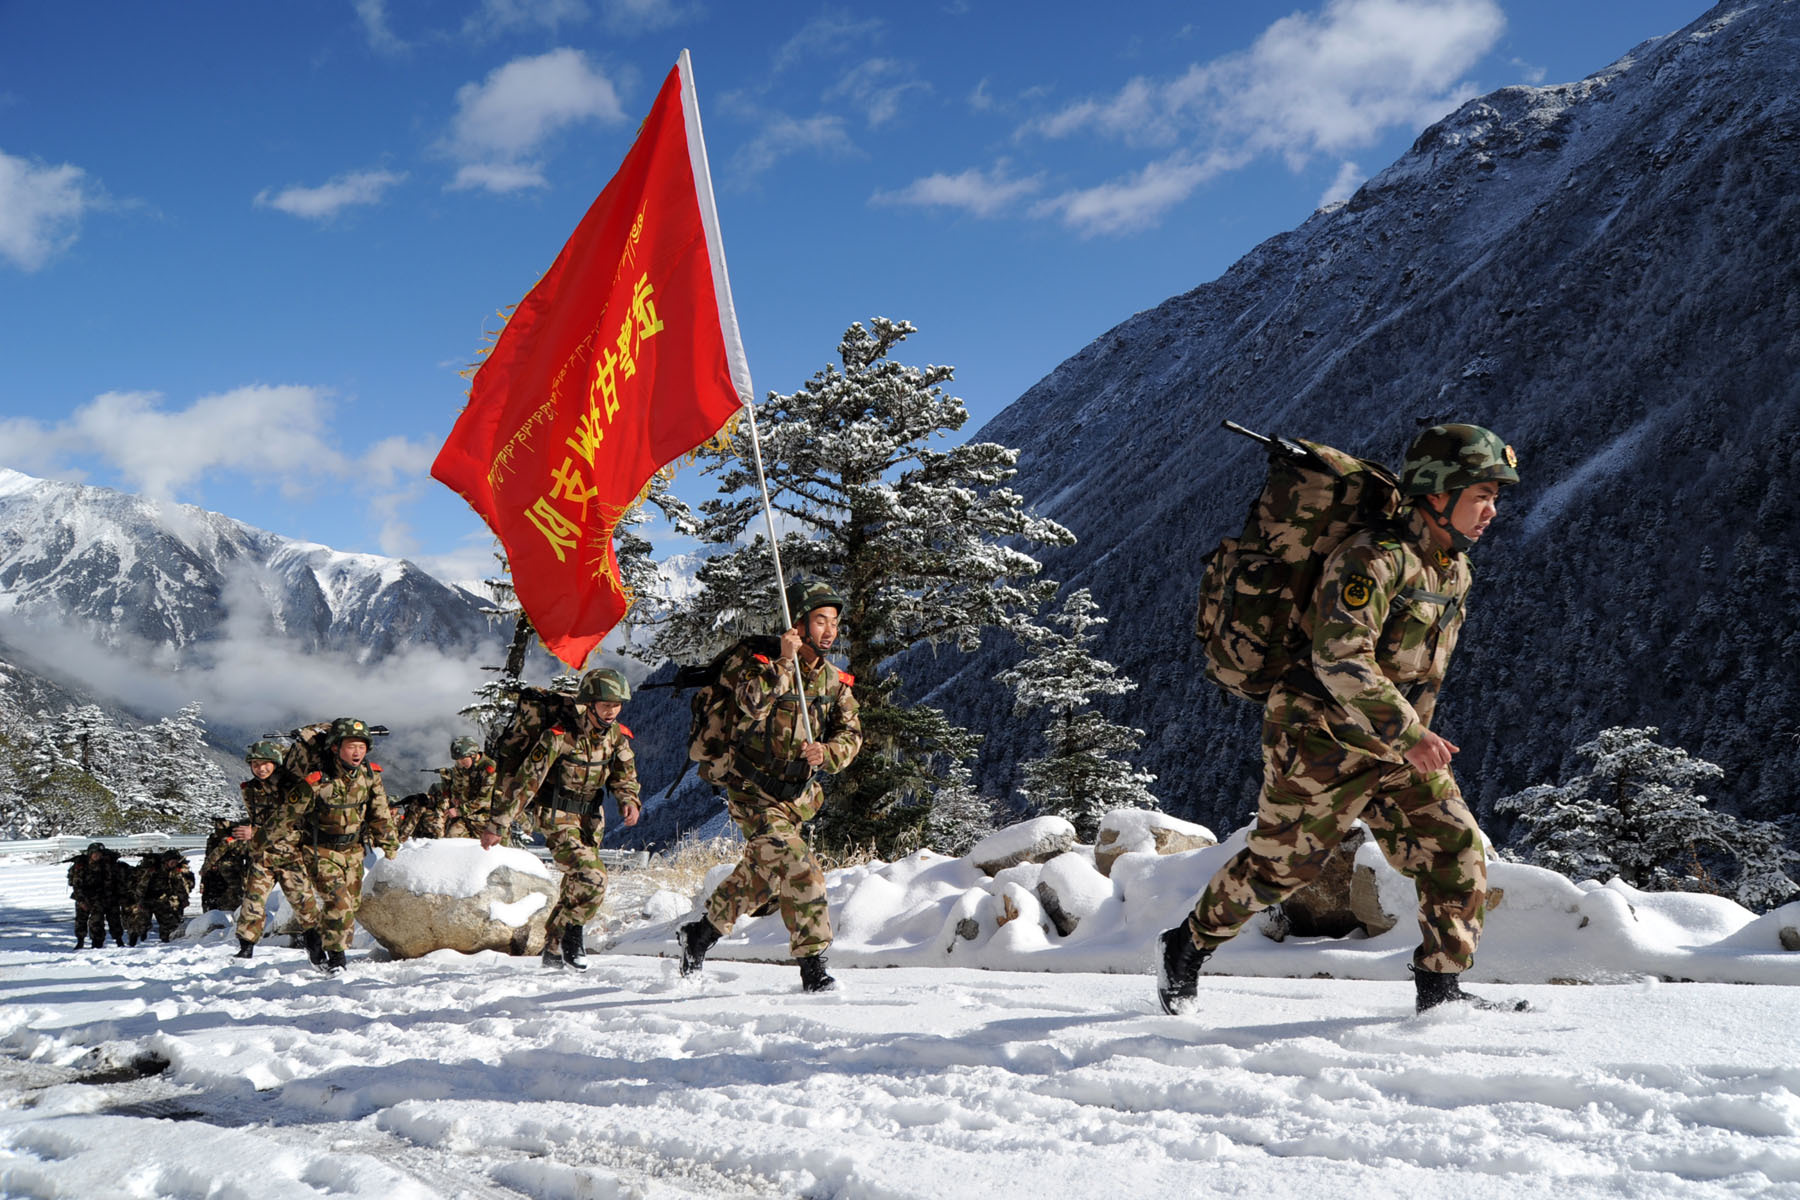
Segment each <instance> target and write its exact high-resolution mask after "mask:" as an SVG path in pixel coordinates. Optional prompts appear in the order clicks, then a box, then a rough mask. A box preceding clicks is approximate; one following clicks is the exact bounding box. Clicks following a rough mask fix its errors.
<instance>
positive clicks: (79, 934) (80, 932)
mask: <svg viewBox="0 0 1800 1200" xmlns="http://www.w3.org/2000/svg"><path fill="white" fill-rule="evenodd" d="M85 945H87V930H85V929H77V930H76V931H75V948H76V949H77V950H79V949H81V948H82V947H83V946H85Z"/></svg>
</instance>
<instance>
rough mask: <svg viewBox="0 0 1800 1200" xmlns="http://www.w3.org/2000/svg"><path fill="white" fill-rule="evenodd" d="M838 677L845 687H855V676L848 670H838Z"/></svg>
mask: <svg viewBox="0 0 1800 1200" xmlns="http://www.w3.org/2000/svg"><path fill="white" fill-rule="evenodd" d="M838 679H839V680H840V681H841V682H842V683H843V685H844V686H845V687H855V686H856V676H854V675H852V674H851V673H850V672H848V671H839V672H838Z"/></svg>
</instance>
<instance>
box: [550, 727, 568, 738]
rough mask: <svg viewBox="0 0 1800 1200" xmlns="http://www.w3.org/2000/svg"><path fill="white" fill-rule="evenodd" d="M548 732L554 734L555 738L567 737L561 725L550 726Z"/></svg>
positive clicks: (566, 732)
mask: <svg viewBox="0 0 1800 1200" xmlns="http://www.w3.org/2000/svg"><path fill="white" fill-rule="evenodd" d="M550 732H551V733H554V734H555V735H556V736H557V737H567V736H568V731H567V730H565V729H564V728H563V727H562V726H561V725H552V726H551V727H550Z"/></svg>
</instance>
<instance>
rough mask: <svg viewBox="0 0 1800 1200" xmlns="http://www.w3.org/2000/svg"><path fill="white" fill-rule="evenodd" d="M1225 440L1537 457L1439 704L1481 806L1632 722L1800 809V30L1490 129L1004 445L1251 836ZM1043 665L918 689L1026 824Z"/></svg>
mask: <svg viewBox="0 0 1800 1200" xmlns="http://www.w3.org/2000/svg"><path fill="white" fill-rule="evenodd" d="M1221 418H1232V419H1234V420H1236V421H1238V422H1240V423H1243V424H1245V425H1248V426H1250V427H1251V428H1253V429H1259V430H1263V431H1266V432H1271V433H1281V434H1286V435H1289V436H1301V437H1308V438H1313V439H1317V440H1321V441H1325V442H1328V443H1331V444H1333V445H1337V446H1341V447H1344V448H1346V449H1350V450H1352V451H1354V452H1356V453H1359V454H1363V455H1365V456H1369V457H1374V458H1379V459H1382V460H1385V461H1387V462H1389V463H1393V464H1397V463H1398V462H1399V460H1400V458H1401V456H1402V453H1403V450H1404V448H1405V446H1406V445H1407V443H1408V442H1409V441H1410V439H1411V437H1412V435H1413V434H1414V432H1415V431H1416V430H1417V428H1418V427H1419V424H1420V423H1421V422H1429V421H1432V420H1464V421H1472V422H1476V423H1479V424H1483V425H1487V426H1490V427H1492V428H1494V429H1496V430H1498V431H1500V432H1501V434H1502V435H1503V436H1504V437H1505V438H1506V439H1507V440H1508V441H1510V442H1511V443H1512V444H1513V445H1514V446H1515V447H1516V448H1517V451H1518V455H1519V460H1520V472H1521V475H1522V476H1523V483H1522V484H1521V485H1520V486H1519V487H1517V488H1514V489H1511V490H1509V492H1508V493H1507V495H1506V496H1505V498H1504V501H1503V507H1502V513H1501V519H1500V521H1498V522H1497V523H1496V525H1495V527H1494V530H1493V531H1492V532H1491V533H1490V534H1489V536H1488V537H1487V538H1486V539H1484V541H1483V544H1482V546H1481V547H1480V549H1479V550H1478V551H1477V552H1476V554H1475V556H1474V558H1475V565H1476V588H1475V592H1474V595H1473V603H1472V606H1471V615H1470V621H1469V624H1468V626H1467V627H1466V628H1465V633H1464V637H1463V641H1462V644H1461V648H1460V650H1459V653H1458V657H1457V661H1456V664H1455V666H1454V668H1453V670H1452V674H1451V677H1450V680H1449V687H1448V690H1447V692H1446V696H1445V701H1444V703H1443V704H1442V705H1441V706H1440V708H1439V718H1440V719H1439V726H1440V728H1442V729H1443V730H1444V731H1446V732H1447V733H1448V734H1449V735H1450V736H1451V737H1452V738H1453V739H1454V740H1455V741H1457V742H1458V743H1459V744H1460V745H1461V747H1462V751H1461V754H1460V756H1459V757H1458V759H1457V763H1458V767H1459V773H1460V777H1461V778H1462V780H1463V786H1464V788H1465V791H1466V792H1467V793H1468V794H1469V795H1470V797H1471V799H1473V800H1474V801H1476V803H1477V807H1478V809H1479V810H1480V811H1481V812H1483V813H1484V814H1485V813H1488V812H1490V811H1491V810H1490V806H1491V804H1492V802H1493V801H1494V800H1495V799H1497V798H1498V797H1500V796H1502V795H1505V794H1507V793H1509V792H1511V791H1514V790H1517V789H1519V788H1521V787H1523V786H1526V785H1529V784H1533V783H1540V782H1552V781H1555V780H1556V779H1558V778H1559V777H1560V775H1561V774H1562V773H1563V771H1564V768H1565V765H1566V762H1565V760H1566V756H1567V755H1568V754H1569V751H1570V750H1571V749H1572V747H1574V746H1575V745H1576V744H1578V743H1580V742H1581V741H1583V740H1585V739H1586V738H1589V737H1592V736H1593V735H1594V734H1595V732H1596V731H1597V730H1599V729H1601V728H1604V727H1606V726H1610V725H1617V724H1631V725H1657V726H1660V727H1662V730H1663V735H1664V739H1665V741H1666V742H1668V743H1672V744H1678V745H1681V746H1683V747H1685V748H1686V749H1688V750H1690V751H1691V752H1693V753H1695V754H1699V755H1702V756H1704V757H1706V758H1709V759H1711V760H1712V761H1714V762H1717V763H1719V764H1720V765H1722V766H1723V767H1725V769H1726V782H1725V785H1724V788H1722V789H1721V793H1722V794H1721V795H1719V796H1718V797H1717V798H1718V799H1719V800H1720V801H1721V802H1722V803H1723V804H1724V805H1725V806H1726V807H1729V808H1735V809H1738V810H1740V811H1743V812H1747V813H1749V814H1752V815H1758V816H1765V817H1766V816H1772V815H1775V814H1778V813H1783V812H1789V811H1793V810H1794V808H1795V796H1794V789H1793V786H1792V780H1793V778H1794V777H1795V774H1796V771H1797V770H1800V669H1796V668H1800V520H1796V517H1800V511H1797V509H1796V500H1797V499H1800V3H1795V2H1794V0H1741V2H1734V3H1724V4H1720V5H1719V6H1717V7H1716V8H1714V9H1712V10H1711V11H1710V12H1708V13H1706V14H1705V15H1704V16H1703V17H1701V18H1700V19H1699V20H1697V21H1695V22H1694V23H1693V24H1692V25H1690V26H1688V27H1687V28H1685V29H1683V30H1681V31H1679V32H1677V33H1674V34H1671V35H1669V36H1667V37H1663V38H1659V39H1655V40H1652V41H1649V42H1646V43H1644V44H1643V45H1641V46H1638V47H1637V48H1635V49H1633V50H1632V51H1631V52H1630V53H1628V54H1626V55H1625V56H1624V57H1623V58H1620V59H1619V60H1618V61H1617V62H1615V63H1613V64H1612V65H1610V66H1608V67H1606V68H1605V69H1603V70H1601V71H1598V72H1596V73H1595V74H1593V75H1591V76H1589V77H1588V78H1586V79H1583V80H1580V81H1578V82H1575V83H1569V84H1563V85H1559V86H1554V87H1538V88H1531V87H1512V88H1505V89H1502V90H1500V91H1497V92H1494V93H1492V94H1490V95H1487V96H1484V97H1481V98H1480V99H1477V100H1473V101H1470V102H1469V103H1467V104H1465V105H1463V106H1462V107H1461V108H1460V109H1458V110H1457V111H1456V112H1454V113H1452V114H1451V115H1450V116H1448V117H1446V118H1445V119H1444V120H1442V121H1440V122H1439V123H1437V124H1436V125H1433V126H1432V127H1431V128H1429V129H1427V130H1426V131H1425V132H1424V133H1423V134H1422V135H1420V137H1419V138H1418V140H1417V142H1416V143H1415V144H1414V146H1413V147H1412V149H1411V150H1410V151H1409V152H1408V153H1407V154H1406V155H1405V156H1403V157H1402V158H1401V159H1400V160H1399V161H1397V162H1395V163H1394V164H1393V165H1391V166H1390V167H1388V168H1387V169H1386V170H1384V171H1382V172H1381V173H1380V174H1378V175H1376V176H1375V177H1374V178H1372V179H1370V180H1369V181H1368V182H1367V183H1366V184H1365V185H1364V186H1363V187H1362V188H1361V189H1360V190H1359V191H1358V192H1357V193H1356V194H1355V196H1353V197H1352V198H1351V199H1350V200H1349V201H1348V202H1347V203H1344V204H1341V205H1336V206H1333V207H1330V208H1327V209H1322V210H1320V211H1319V212H1317V213H1315V214H1314V215H1313V216H1312V217H1311V218H1310V219H1309V220H1308V221H1306V222H1305V223H1304V224H1303V225H1301V226H1300V227H1299V228H1298V229H1296V230H1294V231H1292V232H1291V233H1286V234H1283V235H1281V236H1278V237H1275V238H1272V239H1270V240H1269V241H1267V242H1265V243H1264V244H1262V245H1260V246H1258V247H1257V248H1256V249H1255V250H1253V251H1252V252H1251V253H1249V254H1247V255H1246V256H1245V257H1244V258H1243V259H1241V260H1240V261H1239V262H1238V263H1236V264H1235V265H1234V266H1233V267H1231V269H1230V270H1228V271H1227V272H1226V273H1225V274H1224V275H1223V276H1222V277H1220V278H1218V279H1216V280H1214V281H1212V282H1210V283H1207V284H1204V285H1202V286H1200V287H1197V288H1195V289H1194V290H1193V291H1191V292H1188V293H1187V294H1185V295H1181V296H1177V297H1174V298H1172V299H1170V300H1168V301H1166V302H1164V303H1163V304H1161V305H1158V306H1157V307H1155V308H1153V309H1151V310H1149V311H1146V312H1143V313H1140V314H1138V315H1137V316H1135V317H1133V318H1131V319H1130V320H1128V321H1125V322H1124V323H1123V324H1121V325H1119V326H1118V327H1116V328H1114V329H1113V330H1111V331H1109V332H1108V333H1106V334H1104V335H1102V336H1101V337H1100V338H1098V339H1097V340H1096V341H1094V342H1093V343H1092V344H1091V345H1090V346H1088V347H1087V348H1086V349H1084V350H1082V351H1081V352H1080V353H1078V354H1076V355H1075V356H1074V357H1072V358H1070V359H1069V360H1068V361H1066V362H1064V363H1063V364H1061V365H1060V366H1059V367H1057V368H1056V369H1055V370H1054V371H1052V372H1051V373H1050V374H1049V375H1048V376H1046V377H1045V378H1044V379H1043V380H1042V381H1040V382H1039V383H1038V384H1037V385H1036V386H1034V387H1033V388H1032V389H1031V390H1030V391H1029V392H1027V393H1026V394H1025V395H1024V396H1023V397H1021V398H1020V399H1019V400H1018V401H1016V402H1015V403H1014V404H1013V405H1011V406H1010V407H1009V408H1007V409H1006V410H1005V411H1004V412H1003V413H1001V414H1000V416H998V417H997V418H996V419H995V420H993V421H992V422H990V423H989V424H988V426H987V427H986V428H984V429H982V430H980V431H979V432H978V433H976V434H975V435H974V436H975V438H976V439H977V440H989V441H997V442H1001V443H1004V444H1006V445H1010V446H1016V447H1019V448H1020V449H1021V450H1022V451H1023V453H1022V456H1021V459H1020V474H1019V476H1018V479H1017V480H1016V481H1015V486H1017V487H1018V488H1019V489H1020V490H1021V491H1022V492H1024V493H1025V494H1026V495H1027V496H1028V497H1030V498H1031V500H1032V501H1033V503H1034V504H1035V506H1036V508H1037V510H1038V511H1039V512H1040V513H1042V514H1043V515H1045V516H1048V517H1051V518H1053V519H1055V520H1057V521H1060V522H1062V523H1063V524H1065V525H1067V526H1069V527H1070V528H1071V529H1073V530H1074V531H1075V532H1076V533H1077V534H1078V535H1079V537H1080V539H1081V540H1080V544H1079V545H1078V546H1076V547H1074V548H1072V549H1069V550H1066V551H1058V552H1054V553H1051V554H1048V555H1046V556H1044V558H1045V561H1046V564H1047V573H1048V574H1049V575H1050V576H1051V577H1053V578H1056V579H1060V580H1062V581H1064V582H1065V583H1066V584H1068V585H1069V586H1070V587H1088V588H1090V589H1092V592H1093V594H1094V596H1095V598H1096V599H1097V600H1098V601H1099V603H1100V606H1101V610H1102V611H1103V612H1104V613H1105V614H1106V615H1107V616H1108V617H1109V618H1110V619H1111V624H1110V625H1108V626H1107V627H1106V629H1105V631H1104V633H1103V635H1102V637H1101V639H1100V641H1099V644H1098V645H1097V647H1096V650H1097V653H1099V654H1100V655H1102V656H1103V657H1105V658H1107V659H1108V660H1110V661H1112V662H1114V663H1116V664H1118V665H1119V666H1120V667H1121V668H1122V669H1123V670H1124V671H1125V672H1126V673H1127V674H1129V675H1130V676H1131V677H1132V678H1134V679H1135V680H1137V681H1138V682H1139V684H1140V685H1141V687H1140V688H1139V690H1138V691H1137V692H1135V693H1133V694H1132V695H1131V696H1129V697H1124V698H1121V699H1119V700H1117V701H1115V702H1114V703H1113V704H1112V706H1111V707H1109V708H1108V712H1109V715H1112V716H1114V717H1115V718H1116V719H1119V720H1122V721H1126V722H1128V723H1130V724H1132V725H1136V726H1140V727H1142V728H1144V729H1146V730H1148V731H1149V735H1150V736H1149V741H1148V743H1147V746H1146V749H1145V751H1144V752H1143V753H1142V755H1141V756H1140V757H1139V759H1138V762H1139V765H1141V766H1143V767H1145V768H1148V769H1149V770H1151V771H1154V772H1156V774H1157V775H1158V776H1159V783H1158V785H1157V788H1156V790H1157V792H1158V793H1159V794H1160V795H1161V796H1162V797H1163V798H1164V801H1165V803H1166V804H1167V805H1168V806H1169V808H1170V809H1171V811H1173V812H1175V813H1176V814H1177V815H1180V816H1184V817H1188V818H1191V819H1194V820H1197V821H1200V822H1202V823H1205V824H1209V825H1215V826H1223V827H1226V828H1230V827H1233V826H1234V825H1235V824H1236V823H1237V822H1238V821H1239V820H1240V819H1241V818H1242V816H1243V814H1244V812H1245V811H1246V809H1247V807H1248V805H1249V803H1250V801H1251V798H1252V797H1253V796H1254V792H1255V788H1256V784H1257V770H1258V767H1257V763H1258V759H1257V752H1256V729H1255V721H1256V717H1257V714H1255V713H1254V712H1253V711H1251V709H1250V708H1249V706H1248V705H1245V704H1243V703H1241V702H1236V701H1234V702H1230V703H1227V702H1226V701H1224V699H1223V698H1222V693H1219V692H1218V691H1217V690H1216V689H1215V688H1214V687H1213V686H1212V685H1210V684H1208V683H1207V682H1206V681H1205V680H1204V679H1203V678H1202V676H1201V670H1200V663H1199V660H1198V655H1197V652H1196V648H1195V642H1194V640H1193V636H1192V633H1191V630H1192V627H1193V610H1194V604H1195V591H1196V586H1197V584H1198V582H1199V578H1200V573H1201V570H1202V565H1203V564H1202V559H1203V557H1204V556H1205V555H1206V554H1207V553H1208V552H1209V551H1210V550H1211V548H1212V547H1213V546H1214V545H1215V544H1216V543H1217V541H1218V540H1219V538H1220V537H1222V536H1224V535H1226V534H1228V533H1231V534H1234V533H1235V532H1236V531H1237V530H1238V529H1239V528H1240V527H1241V525H1242V523H1243V520H1244V514H1245V510H1246V509H1247V507H1248V505H1249V502H1250V500H1251V499H1252V498H1253V496H1254V494H1255V492H1256V490H1257V489H1258V488H1259V487H1260V481H1261V478H1262V474H1263V469H1264V461H1263V456H1262V453H1261V451H1260V450H1259V448H1258V447H1256V446H1255V445H1253V444H1251V443H1250V442H1248V441H1245V440H1244V439H1241V438H1238V437H1236V436H1235V435H1232V434H1230V433H1227V432H1224V431H1222V430H1221V429H1220V428H1219V423H1220V420H1221ZM1126 481H1129V484H1128V485H1127V482H1126ZM1015 656H1016V650H1015V648H1014V647H1011V646H1008V645H1004V644H1001V642H1000V641H999V640H996V641H995V643H994V644H992V645H990V646H989V647H987V648H986V649H984V651H983V652H982V653H981V654H979V655H977V656H975V657H973V658H963V659H956V658H950V657H946V658H943V659H938V660H933V659H931V658H930V656H926V655H920V656H918V657H917V660H916V661H913V662H909V663H908V664H906V665H905V670H904V672H903V673H904V674H905V675H906V677H907V678H908V680H909V684H910V686H909V690H910V692H911V693H912V694H913V695H914V696H915V697H928V698H929V699H930V700H931V702H933V703H936V704H939V705H941V706H943V707H945V708H946V709H948V710H949V712H950V713H951V715H952V716H953V717H955V718H956V719H958V720H960V721H962V722H964V723H966V724H968V725H970V726H971V727H972V728H974V729H976V730H978V731H980V732H982V733H984V734H986V735H987V738H988V741H987V745H986V747H985V748H984V752H983V755H982V759H981V763H980V775H979V780H980V782H981V783H982V785H983V787H984V790H986V791H987V792H988V793H989V794H992V795H1003V794H1009V793H1010V791H1011V788H1012V786H1013V785H1014V784H1015V783H1016V780H1015V779H1014V778H1013V764H1014V763H1016V762H1017V761H1019V760H1020V758H1022V757H1026V756H1028V755H1027V751H1028V748H1029V742H1030V740H1031V739H1032V738H1033V737H1034V736H1035V730H1033V729H1030V728H1025V727H1020V726H1017V725H1015V724H1014V723H1012V722H1010V721H1009V720H1008V719H1007V717H1006V712H1007V704H1006V703H1005V698H1004V697H1003V696H1002V695H1001V693H1000V692H999V690H998V688H997V686H996V685H994V684H993V683H992V678H993V676H994V674H995V673H996V672H997V671H999V670H1001V669H1003V668H1004V667H1005V666H1006V665H1008V664H1009V663H1010V662H1011V660H1012V659H1013V657H1015ZM1495 832H1503V830H1496V831H1495Z"/></svg>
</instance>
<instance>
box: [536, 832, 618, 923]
mask: <svg viewBox="0 0 1800 1200" xmlns="http://www.w3.org/2000/svg"><path fill="white" fill-rule="evenodd" d="M537 823H538V827H539V828H540V829H542V830H543V833H544V845H545V846H548V847H549V849H550V857H551V858H553V859H555V860H556V865H557V866H559V867H561V868H562V872H563V877H562V890H561V891H560V892H558V893H557V896H556V904H555V905H554V906H553V907H552V908H551V909H550V915H549V916H548V917H546V918H544V936H545V937H547V938H550V939H551V940H552V941H554V940H555V939H556V938H557V937H558V936H560V935H561V932H562V930H563V929H565V928H567V927H568V926H570V925H573V926H575V927H576V928H583V927H585V926H586V925H587V923H588V922H589V921H591V920H593V919H594V918H595V917H597V916H599V915H600V906H601V904H603V903H605V901H606V864H605V863H602V862H601V861H600V839H601V837H602V836H603V835H604V834H605V833H606V817H605V816H604V815H602V814H601V813H600V812H598V811H596V812H595V813H594V814H593V815H592V816H587V817H583V816H579V815H578V814H576V813H572V812H563V811H561V810H560V809H554V808H545V809H539V810H538V815H537Z"/></svg>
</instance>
